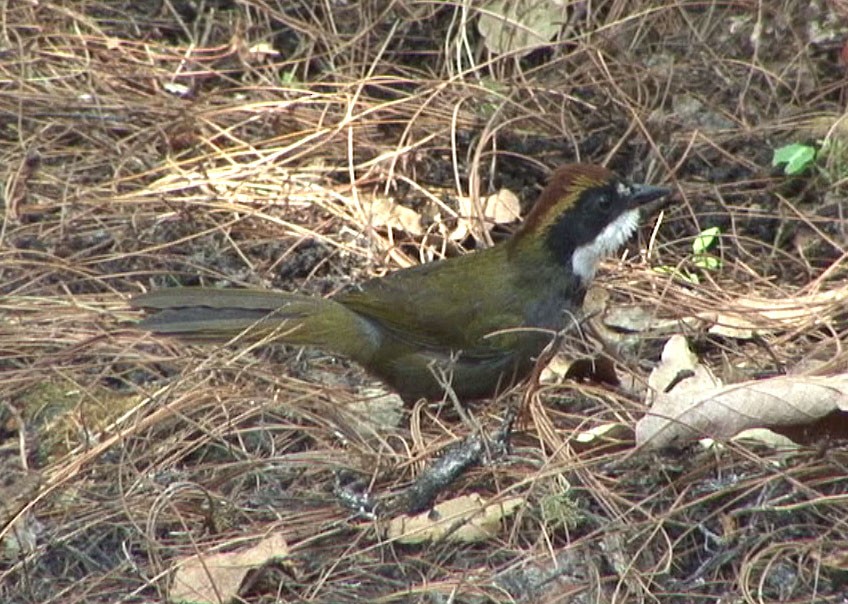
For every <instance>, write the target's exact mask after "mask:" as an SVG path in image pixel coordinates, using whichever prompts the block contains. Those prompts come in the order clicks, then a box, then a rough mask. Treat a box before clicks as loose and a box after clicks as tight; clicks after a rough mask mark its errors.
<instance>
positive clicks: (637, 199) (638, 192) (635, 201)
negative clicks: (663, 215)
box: [630, 185, 671, 214]
mask: <svg viewBox="0 0 848 604" xmlns="http://www.w3.org/2000/svg"><path fill="white" fill-rule="evenodd" d="M630 186H631V190H632V191H633V194H632V195H631V196H630V206H631V207H638V208H639V210H640V212H641V213H643V214H652V213H653V212H655V211H656V210H658V209H659V208H661V207H663V206H664V205H666V204H667V203H668V202H669V200H668V199H664V198H667V197H668V196H669V195H670V194H671V189H667V188H665V187H655V186H653V185H630ZM651 202H656V203H651Z"/></svg>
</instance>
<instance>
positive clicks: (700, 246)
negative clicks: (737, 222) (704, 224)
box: [692, 226, 721, 256]
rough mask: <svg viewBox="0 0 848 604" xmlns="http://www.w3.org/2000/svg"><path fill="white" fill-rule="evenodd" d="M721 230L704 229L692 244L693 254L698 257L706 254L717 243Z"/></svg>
mask: <svg viewBox="0 0 848 604" xmlns="http://www.w3.org/2000/svg"><path fill="white" fill-rule="evenodd" d="M720 233H721V229H720V228H718V227H717V226H715V227H710V228H708V229H704V230H703V231H701V232H700V233H698V236H697V237H695V241H693V242H692V253H693V254H695V255H696V256H698V255H700V254H704V253H706V251H707V250H708V249H710V248H711V247H712V246H713V245H714V244H715V243H716V242H717V241H718V236H719V234H720Z"/></svg>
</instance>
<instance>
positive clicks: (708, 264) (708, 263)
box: [692, 254, 721, 271]
mask: <svg viewBox="0 0 848 604" xmlns="http://www.w3.org/2000/svg"><path fill="white" fill-rule="evenodd" d="M692 264H694V265H695V266H697V267H698V268H702V269H704V270H707V271H717V270H718V269H720V268H721V259H720V258H716V257H715V256H710V255H709V254H701V255H696V256H693V257H692Z"/></svg>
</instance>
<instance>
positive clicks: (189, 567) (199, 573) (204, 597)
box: [169, 535, 289, 604]
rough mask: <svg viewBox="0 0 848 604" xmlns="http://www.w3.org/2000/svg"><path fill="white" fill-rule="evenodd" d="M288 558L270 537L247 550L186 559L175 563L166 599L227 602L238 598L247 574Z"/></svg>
mask: <svg viewBox="0 0 848 604" xmlns="http://www.w3.org/2000/svg"><path fill="white" fill-rule="evenodd" d="M288 555H289V549H288V544H286V541H285V539H283V537H282V536H280V535H271V536H270V537H267V538H265V539H263V540H262V541H260V542H259V543H257V544H256V545H254V546H253V547H251V548H250V549H246V550H242V551H238V552H229V553H224V554H201V555H199V556H190V557H188V558H185V559H183V560H182V561H181V562H180V563H179V568H178V569H177V572H176V574H175V575H174V582H173V584H172V585H171V593H170V598H169V599H170V601H171V602H192V603H197V604H206V603H207V602H208V603H210V604H218V603H219V602H229V601H230V600H232V599H233V598H234V597H235V596H236V595H237V594H238V590H239V587H240V586H241V583H242V581H244V578H245V576H246V575H247V573H248V572H250V571H251V570H253V569H255V568H257V567H259V566H262V565H263V564H265V563H267V562H270V561H272V560H276V559H279V558H284V557H286V556H288Z"/></svg>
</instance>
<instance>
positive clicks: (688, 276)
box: [654, 265, 701, 285]
mask: <svg viewBox="0 0 848 604" xmlns="http://www.w3.org/2000/svg"><path fill="white" fill-rule="evenodd" d="M654 272H655V273H659V274H660V275H671V277H672V278H675V279H680V280H681V281H685V282H687V283H690V284H692V285H698V284H699V283H700V282H701V280H700V279H698V275H696V274H695V273H690V272H689V271H687V270H683V269H676V268H674V267H673V266H667V265H663V266H655V267H654Z"/></svg>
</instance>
